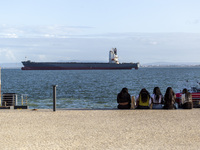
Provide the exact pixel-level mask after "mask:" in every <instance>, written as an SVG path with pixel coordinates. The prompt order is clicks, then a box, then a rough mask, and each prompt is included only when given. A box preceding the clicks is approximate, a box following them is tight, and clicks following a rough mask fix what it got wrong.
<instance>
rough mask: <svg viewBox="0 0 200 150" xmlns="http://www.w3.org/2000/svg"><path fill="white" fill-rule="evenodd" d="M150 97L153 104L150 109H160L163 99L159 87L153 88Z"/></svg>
mask: <svg viewBox="0 0 200 150" xmlns="http://www.w3.org/2000/svg"><path fill="white" fill-rule="evenodd" d="M151 97H152V104H153V107H152V109H162V108H163V104H164V101H163V95H162V93H161V92H160V88H159V87H155V88H154V90H153V94H152V96H151Z"/></svg>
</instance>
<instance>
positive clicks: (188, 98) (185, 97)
mask: <svg viewBox="0 0 200 150" xmlns="http://www.w3.org/2000/svg"><path fill="white" fill-rule="evenodd" d="M181 103H182V108H183V109H192V108H193V102H192V95H191V94H190V92H188V90H187V89H183V92H182V95H181Z"/></svg>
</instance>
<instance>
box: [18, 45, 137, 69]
mask: <svg viewBox="0 0 200 150" xmlns="http://www.w3.org/2000/svg"><path fill="white" fill-rule="evenodd" d="M22 64H23V65H24V67H22V68H21V69H22V70H117V69H132V68H134V69H138V68H139V63H138V62H137V63H119V61H118V56H117V49H116V48H112V49H111V50H110V52H109V62H108V63H101V62H32V61H30V60H27V61H22Z"/></svg>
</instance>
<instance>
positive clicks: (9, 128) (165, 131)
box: [0, 109, 200, 150]
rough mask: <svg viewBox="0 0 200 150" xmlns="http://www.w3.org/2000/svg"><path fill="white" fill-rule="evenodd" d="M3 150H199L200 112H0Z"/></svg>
mask: <svg viewBox="0 0 200 150" xmlns="http://www.w3.org/2000/svg"><path fill="white" fill-rule="evenodd" d="M0 121H1V124H0V137H1V138H0V139H1V140H0V149H15V150H16V149H27V150H28V149H56V150H57V149H58V150H59V149H113V150H114V149H154V150H156V149H199V147H200V123H199V122H200V109H192V110H181V109H180V110H57V111H56V112H53V111H52V110H47V109H45V110H42V109H39V110H36V111H33V110H31V109H28V110H0Z"/></svg>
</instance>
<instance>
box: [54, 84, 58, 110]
mask: <svg viewBox="0 0 200 150" xmlns="http://www.w3.org/2000/svg"><path fill="white" fill-rule="evenodd" d="M56 86H57V85H53V111H56Z"/></svg>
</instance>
